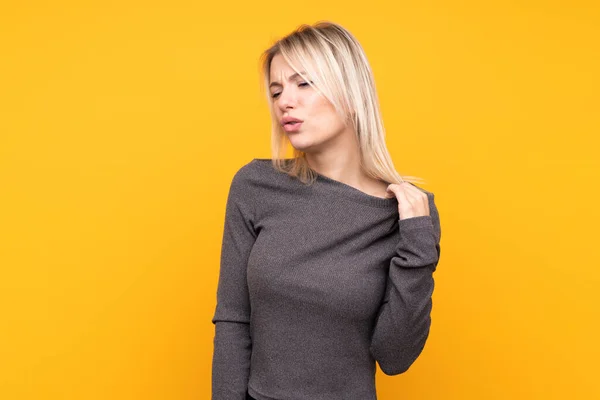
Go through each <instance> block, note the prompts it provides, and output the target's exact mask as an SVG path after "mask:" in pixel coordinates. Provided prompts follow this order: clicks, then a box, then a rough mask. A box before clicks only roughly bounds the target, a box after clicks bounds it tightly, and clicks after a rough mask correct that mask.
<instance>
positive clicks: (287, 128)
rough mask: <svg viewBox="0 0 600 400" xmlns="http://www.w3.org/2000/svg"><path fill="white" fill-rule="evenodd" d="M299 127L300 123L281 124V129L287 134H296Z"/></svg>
mask: <svg viewBox="0 0 600 400" xmlns="http://www.w3.org/2000/svg"><path fill="white" fill-rule="evenodd" d="M301 126H302V122H290V123H289V124H283V129H284V130H285V131H286V132H288V133H290V132H298V131H299V130H300V127H301Z"/></svg>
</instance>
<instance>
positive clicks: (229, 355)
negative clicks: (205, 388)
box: [212, 169, 256, 400]
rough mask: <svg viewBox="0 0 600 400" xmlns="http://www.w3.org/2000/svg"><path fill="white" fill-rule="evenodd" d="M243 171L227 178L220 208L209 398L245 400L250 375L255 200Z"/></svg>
mask: <svg viewBox="0 0 600 400" xmlns="http://www.w3.org/2000/svg"><path fill="white" fill-rule="evenodd" d="M249 191H250V190H249V186H248V184H247V180H246V179H245V174H244V170H243V169H240V170H239V171H238V172H237V173H236V174H235V176H234V177H233V180H232V182H231V187H230V190H229V195H228V198H227V206H226V211H225V227H224V231H223V242H222V247H221V266H220V271H219V283H218V289H217V305H216V309H215V314H214V317H213V319H212V322H213V323H214V324H215V336H214V353H213V361H212V400H236V399H239V400H245V399H246V390H247V386H248V378H249V374H250V355H251V352H252V341H251V338H250V325H249V324H250V300H249V295H248V286H247V282H246V266H247V262H248V256H249V254H250V250H251V249H252V246H253V245H254V242H255V240H256V232H255V230H254V227H253V224H254V209H253V207H254V203H253V202H252V200H251V197H250V193H249Z"/></svg>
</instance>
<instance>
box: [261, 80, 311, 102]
mask: <svg viewBox="0 0 600 400" xmlns="http://www.w3.org/2000/svg"><path fill="white" fill-rule="evenodd" d="M310 83H312V81H311V82H310ZM298 86H302V87H304V86H308V83H306V82H300V83H299V84H298ZM280 94H281V93H273V94H272V95H271V97H272V98H274V99H276V98H277V97H279V95H280Z"/></svg>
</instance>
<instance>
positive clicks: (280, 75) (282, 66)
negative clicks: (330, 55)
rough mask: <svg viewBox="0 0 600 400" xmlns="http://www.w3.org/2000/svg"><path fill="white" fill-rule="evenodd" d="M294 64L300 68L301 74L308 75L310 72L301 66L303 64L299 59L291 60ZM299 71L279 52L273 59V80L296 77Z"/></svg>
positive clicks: (271, 76)
mask: <svg viewBox="0 0 600 400" xmlns="http://www.w3.org/2000/svg"><path fill="white" fill-rule="evenodd" d="M291 62H292V63H293V65H294V66H295V67H296V68H298V70H299V72H300V74H302V75H304V76H307V75H309V74H310V73H309V72H307V71H306V69H304V68H302V67H301V64H300V63H299V62H298V61H297V60H291ZM309 66H310V64H309ZM298 75H299V74H298V73H297V72H296V70H294V68H292V66H291V65H290V64H289V63H288V62H287V61H286V60H285V58H283V56H282V55H281V54H277V55H275V56H274V57H273V59H272V60H271V68H270V76H269V79H270V81H271V82H282V81H288V80H291V79H295V78H297V77H298Z"/></svg>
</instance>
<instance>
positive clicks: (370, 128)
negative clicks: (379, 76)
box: [260, 21, 424, 183]
mask: <svg viewBox="0 0 600 400" xmlns="http://www.w3.org/2000/svg"><path fill="white" fill-rule="evenodd" d="M277 54H281V56H282V57H283V58H284V59H285V61H286V62H287V63H288V64H289V65H290V66H291V67H292V68H293V69H294V71H295V72H297V73H298V74H300V76H301V77H302V78H303V79H304V80H305V81H306V82H307V83H308V84H310V85H311V86H312V87H313V88H314V89H315V90H317V92H319V94H321V95H322V96H325V98H326V99H327V100H329V102H330V103H331V104H332V105H333V106H334V108H335V110H336V112H337V113H338V114H339V115H340V117H341V118H342V120H343V121H346V123H349V122H351V123H352V127H353V128H354V132H355V133H356V135H357V139H358V143H359V147H360V155H361V156H360V163H361V168H362V169H363V171H364V172H365V173H366V174H367V175H368V176H370V177H372V178H375V179H379V180H383V181H385V182H387V183H400V182H402V181H408V182H412V183H424V181H423V180H422V179H421V178H417V177H413V176H401V175H400V174H399V173H398V172H397V171H396V169H395V168H394V163H393V162H392V158H391V156H390V154H389V152H388V150H387V147H386V143H385V129H384V126H383V121H382V118H381V112H380V109H379V100H378V96H377V91H376V89H375V81H374V78H373V73H372V71H371V68H370V65H369V62H368V60H367V57H366V55H365V52H364V50H363V48H362V46H361V45H360V43H359V42H358V40H357V39H356V38H355V37H354V36H353V35H352V34H351V33H350V32H348V31H347V30H346V29H345V28H343V27H342V26H340V25H338V24H336V23H333V22H329V21H319V22H317V23H315V24H314V25H307V24H302V25H300V26H299V27H298V28H297V29H296V30H294V31H293V32H292V33H290V34H288V35H287V36H285V37H283V38H281V39H279V40H277V41H276V42H275V43H274V44H273V45H272V46H271V47H270V48H268V49H267V50H265V51H264V52H263V54H262V55H261V57H260V64H261V67H260V68H261V71H262V78H263V81H264V89H265V90H266V95H267V96H266V97H267V101H268V103H269V109H270V112H271V117H272V121H271V152H272V162H273V166H274V167H275V168H276V169H278V170H279V171H281V172H285V173H287V174H289V175H291V176H295V177H297V178H298V179H300V180H301V181H302V182H304V183H310V182H312V181H314V180H315V179H316V176H317V175H316V173H315V171H313V170H312V169H311V168H310V167H309V165H308V163H307V160H306V158H305V153H304V152H303V151H301V150H297V149H294V157H293V158H292V159H291V160H289V159H287V160H286V159H285V153H286V150H287V148H288V144H289V139H288V137H287V135H286V134H285V132H284V131H283V128H282V126H281V125H280V123H279V121H277V118H276V116H275V113H274V112H273V98H272V97H271V95H270V92H269V90H268V88H269V83H270V72H271V61H272V59H273V57H275V55H277ZM296 62H297V63H298V64H299V66H300V67H301V68H299V66H298V65H297V64H296ZM302 71H304V72H306V74H307V75H308V77H307V76H305V75H304V74H303V73H302ZM288 161H290V162H288Z"/></svg>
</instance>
